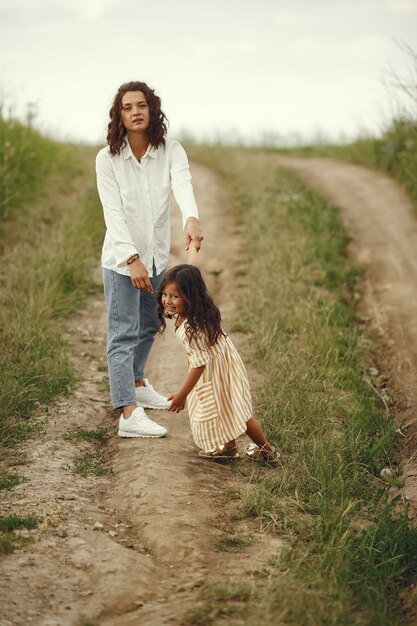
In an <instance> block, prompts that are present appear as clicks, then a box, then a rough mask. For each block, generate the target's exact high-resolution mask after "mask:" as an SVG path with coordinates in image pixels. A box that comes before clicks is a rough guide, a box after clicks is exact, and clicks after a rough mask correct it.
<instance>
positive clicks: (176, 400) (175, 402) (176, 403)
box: [168, 393, 187, 413]
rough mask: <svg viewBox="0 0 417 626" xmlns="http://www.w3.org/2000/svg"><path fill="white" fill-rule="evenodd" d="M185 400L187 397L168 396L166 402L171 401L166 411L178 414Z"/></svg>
mask: <svg viewBox="0 0 417 626" xmlns="http://www.w3.org/2000/svg"><path fill="white" fill-rule="evenodd" d="M186 399H187V396H184V395H183V394H181V393H173V394H171V395H170V396H168V400H172V403H171V406H170V407H169V409H168V411H172V412H173V413H179V412H180V411H182V410H183V408H184V406H185V401H186Z"/></svg>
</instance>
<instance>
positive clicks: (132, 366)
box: [103, 268, 164, 409]
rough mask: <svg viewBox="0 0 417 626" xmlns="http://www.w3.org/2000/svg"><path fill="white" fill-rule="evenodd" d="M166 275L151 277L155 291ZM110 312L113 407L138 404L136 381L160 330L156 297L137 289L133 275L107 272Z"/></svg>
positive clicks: (106, 280) (108, 344)
mask: <svg viewBox="0 0 417 626" xmlns="http://www.w3.org/2000/svg"><path fill="white" fill-rule="evenodd" d="M163 275H164V272H162V273H161V274H159V275H158V276H154V277H152V278H151V277H150V281H151V283H152V287H153V288H154V291H156V289H157V288H158V285H159V283H160V281H161V278H162V276H163ZM103 283H104V297H105V300H106V305H107V312H108V326H107V361H108V366H109V379H110V392H111V398H112V404H113V408H114V409H117V408H120V407H123V406H127V405H129V404H136V394H135V380H141V379H142V378H143V377H144V370H145V364H146V361H147V359H148V356H149V352H150V350H151V348H152V344H153V340H154V337H155V334H156V331H157V329H158V323H159V322H158V315H157V302H156V297H155V295H152V294H149V293H146V292H145V291H141V290H139V289H135V287H133V285H132V282H131V280H130V276H124V275H123V274H118V273H117V272H114V271H113V270H109V269H106V268H104V269H103Z"/></svg>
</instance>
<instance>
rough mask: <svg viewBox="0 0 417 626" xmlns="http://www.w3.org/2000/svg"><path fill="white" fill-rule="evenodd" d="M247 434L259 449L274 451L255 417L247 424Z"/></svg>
mask: <svg viewBox="0 0 417 626" xmlns="http://www.w3.org/2000/svg"><path fill="white" fill-rule="evenodd" d="M246 434H247V435H248V437H250V438H251V439H252V441H253V442H254V443H256V445H257V446H258V447H259V448H263V449H264V450H267V451H268V452H272V451H273V448H272V446H271V444H270V443H269V442H268V440H267V438H266V437H265V435H264V432H263V430H262V428H261V425H260V423H259V422H258V421H257V420H256V419H255V418H254V417H252V418H251V419H250V420H249V421H248V422H246Z"/></svg>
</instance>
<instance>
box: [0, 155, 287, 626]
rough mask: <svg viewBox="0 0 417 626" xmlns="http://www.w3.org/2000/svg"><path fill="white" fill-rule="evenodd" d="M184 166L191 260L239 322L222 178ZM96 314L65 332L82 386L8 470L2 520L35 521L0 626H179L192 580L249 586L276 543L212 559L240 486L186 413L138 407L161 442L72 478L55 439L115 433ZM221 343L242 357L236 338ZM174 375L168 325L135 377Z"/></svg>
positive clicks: (111, 454) (179, 244)
mask: <svg viewBox="0 0 417 626" xmlns="http://www.w3.org/2000/svg"><path fill="white" fill-rule="evenodd" d="M192 171H193V176H194V187H195V193H196V197H197V201H198V204H199V207H200V212H201V217H202V220H203V222H204V231H205V237H206V239H205V241H204V250H203V251H202V252H201V253H199V255H198V256H197V261H198V264H200V265H201V266H202V267H204V270H205V274H206V278H207V281H208V284H209V287H210V289H211V291H212V293H213V294H215V299H216V301H217V303H218V305H219V306H220V308H221V310H222V315H223V318H224V322H225V326H226V327H227V328H230V326H231V325H232V322H233V321H234V320H235V319H236V315H237V313H236V309H235V305H236V302H235V299H234V293H235V292H234V290H232V289H231V286H232V285H234V284H235V281H236V279H235V271H236V267H237V263H238V249H239V232H238V229H237V227H236V224H235V223H234V221H233V218H232V215H231V211H230V206H231V201H230V198H229V197H228V194H227V192H226V190H225V189H224V187H223V186H222V183H221V181H220V179H219V178H217V177H216V176H215V175H214V174H213V173H212V172H210V171H209V170H207V169H205V168H202V167H200V166H194V167H193V170H192ZM172 217H173V245H172V257H171V262H170V264H171V265H173V264H175V263H178V262H183V261H185V260H186V259H185V254H184V251H183V234H182V232H181V224H180V214H179V211H178V209H177V208H176V207H173V211H172ZM96 273H97V281H100V271H97V272H96ZM239 280H242V279H241V278H239ZM105 317H106V315H105V307H104V303H103V299H102V297H101V296H100V297H97V298H96V299H94V300H92V301H91V302H90V304H89V306H88V307H87V308H86V309H85V310H83V311H82V312H80V313H79V315H78V316H77V317H76V319H75V320H74V322H73V324H72V327H71V328H70V329H68V333H67V339H68V341H69V342H70V345H71V347H72V351H73V360H74V364H75V367H76V370H77V371H78V372H79V373H80V380H79V381H78V382H77V384H76V386H75V388H74V392H73V394H72V395H71V397H69V398H68V399H66V398H65V399H61V400H59V401H57V402H55V403H53V404H51V405H50V406H49V407H42V408H41V409H39V414H38V416H37V419H38V421H39V422H40V423H42V424H43V425H44V434H43V435H42V436H41V437H39V438H37V439H34V440H31V441H30V442H28V443H27V444H26V445H25V446H23V447H22V450H21V451H20V453H21V455H22V465H21V466H20V467H19V471H20V473H23V474H25V475H26V478H27V482H25V483H23V484H22V485H19V486H18V487H16V488H15V489H14V490H13V491H12V492H10V493H9V494H6V496H3V501H2V511H3V514H4V513H8V512H10V513H11V512H12V511H13V512H14V513H19V514H21V515H25V514H28V513H30V512H35V513H37V514H39V515H41V516H42V517H43V518H44V520H45V521H44V524H42V526H41V527H40V528H39V529H38V530H35V531H23V535H30V536H32V537H34V538H35V541H34V542H31V543H28V544H27V545H26V546H25V547H24V548H23V549H21V550H19V551H17V552H15V553H14V554H13V555H11V556H8V557H4V558H3V559H2V560H1V561H0V578H1V579H2V581H4V583H3V582H2V591H3V593H4V596H3V599H2V601H1V606H2V609H1V613H0V626H9V625H15V624H16V625H17V624H19V625H20V624H22V625H23V624H24V625H25V626H27V624H31V623H32V624H36V626H58V625H59V626H67V625H68V626H82V625H83V624H84V623H87V622H89V623H93V624H100V626H127V625H133V624H135V625H138V624H140V625H141V626H147V625H149V626H163V625H164V624H179V623H181V618H182V616H183V615H184V612H185V611H186V610H189V609H190V608H192V607H194V606H195V604H196V598H197V596H198V593H199V590H200V587H201V586H202V585H204V584H207V583H208V584H209V583H211V582H218V581H219V580H220V579H221V578H222V577H223V576H226V577H228V578H230V579H232V580H233V579H235V578H236V577H237V578H238V579H245V581H249V580H250V578H251V575H252V573H253V571H254V570H255V569H256V568H257V567H259V565H261V564H263V561H264V560H265V555H266V554H268V555H269V554H270V553H271V551H272V552H273V551H274V550H279V547H280V542H279V541H278V540H277V539H273V538H265V536H263V535H262V536H261V535H260V534H259V533H258V534H257V533H256V531H251V534H254V541H253V542H252V544H251V545H250V546H248V547H247V548H245V549H244V550H243V551H241V552H239V555H238V558H237V557H236V556H235V555H233V554H230V553H227V552H220V551H218V550H216V548H215V544H216V536H218V534H219V533H220V532H222V531H224V530H225V529H227V515H226V509H227V504H226V503H225V500H224V496H223V494H224V493H225V490H226V489H227V487H228V486H231V485H232V481H233V480H237V479H238V478H236V477H234V474H233V472H232V471H231V470H230V468H229V467H225V466H220V465H217V464H212V463H210V462H204V461H201V460H198V459H197V458H196V452H197V450H196V448H195V447H194V445H193V443H192V439H191V435H190V430H189V425H188V417H187V414H186V411H184V412H182V414H179V415H175V414H171V413H168V412H166V411H161V412H159V411H149V414H150V416H151V417H153V418H154V419H155V420H156V421H158V422H159V423H161V424H163V425H165V426H167V428H168V430H169V435H168V436H167V437H166V438H163V439H158V440H150V439H130V440H129V439H120V438H118V437H117V436H113V437H112V438H111V440H110V443H109V444H108V445H107V446H106V450H105V455H106V457H107V458H108V464H109V465H111V466H112V469H113V472H112V474H110V475H108V476H104V477H103V476H101V477H96V476H89V477H87V478H82V477H81V476H79V475H78V474H75V473H74V472H73V462H74V459H75V458H76V457H80V456H81V455H82V454H83V453H84V452H86V451H92V446H91V444H89V443H86V444H81V445H80V444H78V445H77V446H74V445H73V444H71V443H69V442H67V441H65V440H64V439H63V436H64V434H65V433H66V432H67V431H68V430H69V429H72V428H75V427H76V426H81V427H83V428H87V429H92V428H100V427H103V426H104V427H107V428H108V429H110V430H111V432H112V433H114V432H115V429H116V425H117V420H118V415H117V416H115V415H114V414H112V412H111V410H110V409H109V394H108V391H107V390H106V387H105V385H104V386H103V375H105V373H103V371H102V370H103V369H104V366H105V327H106V321H105ZM233 337H234V340H235V342H236V343H237V345H238V346H239V347H240V348H241V349H242V348H243V349H244V346H243V343H242V342H243V337H239V336H238V335H237V334H234V335H233ZM185 373H186V362H185V354H183V350H182V348H181V347H180V346H179V344H178V341H177V339H176V338H175V336H174V334H173V331H172V329H169V331H168V332H167V333H166V336H165V337H164V338H157V341H156V343H155V346H154V348H153V350H152V353H151V357H150V361H149V367H148V371H147V376H148V378H149V379H150V380H151V382H153V384H154V385H155V387H157V388H158V390H159V391H161V392H165V393H166V394H168V393H171V392H173V391H175V390H176V389H177V388H178V386H179V384H180V382H181V381H182V379H183V376H184V375H185ZM255 374H256V373H255V372H253V375H255ZM46 411H47V412H46ZM244 440H245V438H243V441H242V442H241V444H240V446H241V452H243V447H244V444H245V443H246V441H244ZM241 463H245V461H244V460H242V461H241ZM272 471H273V470H272ZM97 523H98V524H97ZM97 526H99V528H97ZM239 530H240V531H242V532H243V531H247V530H248V528H247V527H246V525H243V526H241V527H240V529H239ZM235 532H236V527H235Z"/></svg>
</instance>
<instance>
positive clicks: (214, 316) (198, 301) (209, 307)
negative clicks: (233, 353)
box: [157, 263, 226, 346]
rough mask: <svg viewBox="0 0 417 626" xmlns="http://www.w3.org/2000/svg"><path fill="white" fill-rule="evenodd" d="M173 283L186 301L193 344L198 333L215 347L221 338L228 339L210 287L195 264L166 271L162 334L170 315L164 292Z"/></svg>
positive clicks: (159, 296) (160, 314)
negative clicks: (167, 312)
mask: <svg viewBox="0 0 417 626" xmlns="http://www.w3.org/2000/svg"><path fill="white" fill-rule="evenodd" d="M169 283H176V285H177V287H178V290H179V292H180V295H181V297H182V298H184V301H185V306H186V315H187V321H186V328H187V336H188V339H189V341H192V339H193V337H195V336H196V335H197V334H198V333H203V334H204V335H205V336H206V338H207V340H208V342H209V344H210V345H211V346H214V344H215V343H216V341H217V340H218V338H219V337H220V336H222V335H223V336H226V333H225V332H224V331H223V329H222V327H221V315H220V311H219V309H218V308H217V306H216V305H215V304H214V302H213V298H212V297H211V295H210V293H209V292H208V291H207V287H206V284H205V282H204V279H203V277H202V275H201V272H200V270H199V269H198V268H197V267H195V266H194V265H187V264H186V263H184V264H182V265H176V266H175V267H173V268H171V269H170V270H168V271H167V272H166V274H165V275H164V277H163V279H162V281H161V283H160V285H159V288H158V293H157V299H158V317H159V328H158V332H159V333H160V334H161V335H162V334H163V332H164V330H165V328H166V322H165V318H166V317H169V318H171V317H172V315H167V314H166V313H165V311H164V307H163V305H162V293H163V292H164V290H165V288H166V286H167V285H168V284H169Z"/></svg>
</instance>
